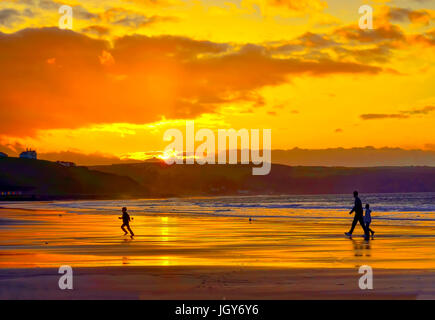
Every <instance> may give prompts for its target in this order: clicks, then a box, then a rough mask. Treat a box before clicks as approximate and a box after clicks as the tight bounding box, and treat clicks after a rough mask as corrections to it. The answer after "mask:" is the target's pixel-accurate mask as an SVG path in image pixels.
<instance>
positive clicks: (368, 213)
mask: <svg viewBox="0 0 435 320" xmlns="http://www.w3.org/2000/svg"><path fill="white" fill-rule="evenodd" d="M371 213H372V210H371V209H370V205H369V204H368V203H367V204H366V214H365V215H364V223H365V224H366V228H367V230H369V231H370V233H371V234H372V237H373V235H374V234H375V232H374V231H373V230H372V229H370V223H372V214H371Z"/></svg>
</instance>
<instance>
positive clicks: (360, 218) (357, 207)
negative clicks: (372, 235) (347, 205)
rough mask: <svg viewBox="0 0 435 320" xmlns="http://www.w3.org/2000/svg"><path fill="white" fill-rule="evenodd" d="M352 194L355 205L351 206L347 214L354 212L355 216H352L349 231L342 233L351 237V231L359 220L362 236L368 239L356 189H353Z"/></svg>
mask: <svg viewBox="0 0 435 320" xmlns="http://www.w3.org/2000/svg"><path fill="white" fill-rule="evenodd" d="M353 196H354V198H355V205H354V206H353V208H352V210H351V211H350V212H349V214H352V213H353V212H355V216H354V217H353V222H352V227H351V228H350V230H349V232H345V233H344V234H345V235H347V236H349V237H352V232H353V230H354V229H355V226H356V224H357V223H358V222H359V224H360V225H361V227H362V228H363V230H364V238H365V239H366V240H369V230H368V229H367V228H366V225H365V223H364V210H363V206H362V202H361V199H360V198H359V197H358V191H354V192H353Z"/></svg>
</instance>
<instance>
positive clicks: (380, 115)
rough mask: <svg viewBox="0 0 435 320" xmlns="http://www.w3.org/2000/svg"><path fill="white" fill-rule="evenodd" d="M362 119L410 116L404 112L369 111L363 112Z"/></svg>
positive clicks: (404, 117) (403, 117)
mask: <svg viewBox="0 0 435 320" xmlns="http://www.w3.org/2000/svg"><path fill="white" fill-rule="evenodd" d="M360 117H361V119H363V120H376V119H406V118H409V116H407V115H404V114H398V113H391V114H387V113H367V114H362V115H361V116H360Z"/></svg>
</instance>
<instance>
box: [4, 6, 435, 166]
mask: <svg viewBox="0 0 435 320" xmlns="http://www.w3.org/2000/svg"><path fill="white" fill-rule="evenodd" d="M62 4H69V5H71V6H72V7H73V30H60V29H58V28H57V26H58V20H59V17H60V14H59V13H58V9H59V7H60V6H61V5H62ZM362 4H370V5H372V6H373V8H374V14H375V16H374V28H375V29H374V30H360V29H359V28H358V19H359V17H360V16H359V14H358V8H359V6H360V5H362ZM434 49H435V1H430V0H428V1H422V0H419V1H417V0H407V1H404V0H391V1H381V0H377V1H368V0H367V1H356V0H341V1H339V0H334V1H321V0H298V1H296V0H237V1H235V0H233V1H224V0H222V1H220V0H203V1H200V0H197V1H187V0H186V1H183V0H163V1H159V0H110V1H96V0H87V1H78V0H76V1H66V0H65V1H52V0H35V1H31V0H26V1H24V0H22V1H20V0H8V1H4V0H0V73H1V77H0V144H3V145H9V146H10V147H12V148H13V147H14V146H28V147H33V148H36V149H37V150H38V151H40V152H45V153H47V152H63V151H74V152H78V153H85V154H87V153H95V152H99V153H105V154H109V155H114V156H117V157H122V158H135V159H142V158H143V157H144V153H146V155H150V154H158V153H159V152H160V151H161V150H163V149H164V147H165V146H166V145H167V142H165V141H163V132H164V131H165V130H166V129H168V128H183V127H184V124H185V120H186V119H194V120H195V124H196V126H197V128H198V129H199V128H201V127H206V128H211V129H217V128H235V129H239V128H248V129H251V128H259V129H262V128H271V129H272V147H273V148H274V149H290V148H294V147H300V148H308V149H310V148H333V147H344V148H351V147H363V146H367V145H371V146H375V147H400V148H405V149H433V148H434V145H435V141H434V140H435V139H434V137H435V129H434V128H435V126H434V116H435V95H434V89H433V88H434V83H435V63H434V62H435V54H434V53H435V51H434ZM272 160H273V159H272Z"/></svg>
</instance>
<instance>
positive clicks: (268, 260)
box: [0, 209, 435, 298]
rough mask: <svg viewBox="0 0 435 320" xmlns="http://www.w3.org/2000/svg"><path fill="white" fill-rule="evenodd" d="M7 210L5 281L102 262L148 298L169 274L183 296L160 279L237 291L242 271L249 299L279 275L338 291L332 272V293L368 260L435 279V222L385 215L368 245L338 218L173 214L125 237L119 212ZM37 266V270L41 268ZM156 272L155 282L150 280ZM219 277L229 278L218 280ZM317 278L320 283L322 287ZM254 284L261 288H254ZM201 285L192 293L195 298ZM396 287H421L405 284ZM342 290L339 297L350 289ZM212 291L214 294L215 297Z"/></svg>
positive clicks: (397, 272) (145, 222)
mask: <svg viewBox="0 0 435 320" xmlns="http://www.w3.org/2000/svg"><path fill="white" fill-rule="evenodd" d="M1 212H2V217H3V218H4V219H5V220H4V221H9V224H8V225H4V226H3V227H2V232H1V233H0V246H1V248H2V254H1V256H0V274H2V275H4V276H5V277H4V281H12V280H10V279H9V277H7V276H6V275H8V274H14V273H19V274H23V273H24V274H32V273H33V272H34V271H32V270H37V269H40V268H49V269H47V270H50V268H51V269H53V268H54V269H56V270H57V268H58V267H59V266H60V265H71V266H72V267H73V268H74V270H76V272H77V274H83V275H84V277H83V278H82V279H85V278H86V277H88V276H89V277H90V278H91V279H92V274H93V273H94V271H89V270H91V269H92V268H96V269H94V270H95V272H97V273H98V274H100V276H101V277H102V278H105V277H107V276H108V274H107V272H109V274H111V273H112V272H113V274H117V275H118V277H120V278H122V279H124V280H123V281H122V282H124V281H127V282H129V281H131V282H132V284H131V285H132V286H133V287H135V290H136V291H137V294H138V295H140V294H145V298H152V296H148V294H147V293H144V292H143V291H141V290H143V289H144V288H149V286H151V287H152V286H153V285H154V284H155V283H156V282H155V281H157V282H162V281H163V283H165V285H166V286H167V288H166V289H165V290H163V289H162V290H163V291H164V292H162V293H161V294H162V297H167V298H168V297H170V298H171V297H172V298H174V297H177V292H176V291H174V290H172V289H171V288H170V287H169V283H166V282H165V281H164V278H163V279H162V278H161V277H168V281H171V280H170V279H171V278H176V279H178V280H177V281H187V283H191V282H192V283H195V281H199V280H200V279H205V280H204V282H205V283H208V281H209V280H207V279H214V280H210V281H212V282H217V284H222V288H221V289H222V290H223V289H225V288H227V287H226V286H223V283H226V282H227V286H228V288H233V290H236V289H235V288H234V286H235V285H236V283H238V282H237V281H239V280H237V279H236V278H234V274H233V272H238V273H239V275H240V276H241V277H242V278H243V277H245V279H244V280H240V281H242V282H240V283H239V284H237V292H238V294H240V295H235V296H234V297H239V296H240V297H250V295H251V294H253V293H254V291H255V290H259V289H258V288H260V287H261V288H263V289H265V288H264V287H265V286H266V283H265V280H264V279H267V278H268V277H270V280H271V281H278V282H280V283H281V282H282V283H286V281H290V282H292V283H293V284H295V285H296V286H302V287H304V288H305V289H302V287H301V288H300V291H299V292H298V294H299V295H300V297H303V295H304V292H305V291H304V290H308V289H310V290H314V289H316V288H317V287H318V289H319V290H320V291H322V290H325V291H328V292H329V290H330V288H328V287H327V283H328V281H332V280H331V279H335V280H333V281H335V282H334V283H333V284H331V285H333V286H334V288H331V290H332V289H333V290H332V291H331V292H330V293H332V292H334V290H336V289H337V286H338V287H340V286H341V285H340V286H339V285H337V284H336V283H343V284H344V283H349V285H350V284H352V286H353V287H352V288H353V289H355V290H357V288H354V287H356V283H357V282H356V280H355V279H357V278H358V267H359V266H361V265H370V266H371V267H372V268H373V269H374V270H375V271H374V272H375V274H376V272H380V273H381V274H384V275H385V277H386V278H385V279H389V278H388V277H392V278H391V279H390V280H391V281H393V278H394V279H395V277H399V276H400V277H405V275H407V276H408V278H406V279H405V278H404V279H402V281H403V282H404V283H406V286H409V285H411V286H412V288H416V286H417V287H419V288H420V289H421V290H423V289H424V288H423V287H424V286H423V287H421V286H422V284H421V283H420V282H421V281H420V280H418V279H426V280H429V282H428V283H429V284H430V283H433V281H434V279H432V278H433V277H432V276H431V274H432V275H433V273H431V272H430V270H434V269H435V257H434V255H433V248H434V237H433V235H434V227H433V226H432V225H427V226H424V225H415V226H391V225H387V224H382V222H379V221H378V222H377V224H376V228H377V233H378V234H379V236H378V237H375V238H374V239H373V240H371V241H369V242H366V241H364V240H363V238H362V237H361V232H360V231H359V230H356V231H355V235H354V237H353V239H347V238H346V237H344V236H342V231H343V230H344V229H346V228H347V226H348V224H347V223H346V222H348V221H346V220H343V221H342V222H339V223H337V222H335V223H332V222H331V221H330V220H320V221H319V220H314V219H313V220H308V221H303V222H301V221H297V220H296V219H288V218H287V219H278V218H277V219H254V221H253V222H252V223H249V220H248V219H245V218H240V217H219V218H216V217H209V216H206V217H196V216H192V215H179V214H177V215H176V214H165V215H154V216H152V215H145V216H136V217H135V219H134V222H133V223H132V227H133V228H134V230H135V232H136V236H135V238H134V239H133V240H132V239H130V238H129V237H128V236H125V237H124V236H123V235H122V230H120V228H119V221H116V220H115V219H114V216H113V215H104V214H76V213H66V212H60V211H59V212H56V211H42V210H41V211H29V210H17V209H2V210H1ZM35 267H37V269H33V268H35ZM89 267H91V269H88V268H89ZM110 267H121V268H122V269H119V268H114V269H110ZM22 268H25V269H22ZM108 268H109V269H108ZM137 268H139V269H137ZM167 268H169V269H167ZM14 270H15V271H14ZM19 270H22V271H19ZM40 270H46V269H40ZM56 270H55V271H53V272H54V275H56V273H57V271H56ZM86 270H88V271H86ZM97 270H99V271H97ZM109 270H112V271H109ZM140 270H143V272H140ZM165 270H166V271H165ZM177 270H178V271H177ZM180 270H184V271H180ZM267 270H269V271H267ZM334 270H335V271H334ZM43 272H47V271H43ZM89 272H90V273H91V275H88V273H89ZM179 272H181V274H179ZM270 272H272V274H271V273H270ZM150 274H151V275H153V277H154V278H155V279H154V278H153V279H154V280H151V279H148V278H147V277H149V276H150ZM413 274H416V276H415V278H413V277H412V276H411V275H413ZM216 277H217V278H219V279H220V277H223V278H222V279H221V280H219V281H218V280H217V279H216ZM313 277H314V278H317V279H318V280H319V282H318V283H317V284H316V282H315V281H313ZM409 277H411V278H409ZM422 277H423V278H422ZM426 277H429V278H426ZM430 277H432V278H430ZM12 278H14V277H13V276H12ZM79 278H80V276H79ZM272 278H273V279H272ZM289 278H291V279H292V280H289ZM8 279H9V280H8ZM27 279H32V277H30V276H29V277H28V278H27ZM182 279H184V280H182ZM195 279H196V280H195ZM262 279H263V280H262ZM286 279H287V280H286ZM328 279H330V280H328ZM375 279H376V278H375ZM383 279H384V278H383ZM385 279H384V280H385ZM384 280H382V281H384ZM390 280H388V281H390ZM27 281H30V280H27ZM79 281H80V280H79ZM220 281H222V283H221V282H220ZM325 281H326V282H325ZM375 281H376V280H375ZM385 281H386V280H385ZM388 281H387V282H388ZM394 281H395V280H394ZM431 281H432V282H431ZM163 283H161V284H160V285H163ZM192 283H191V284H192ZM304 283H305V284H304ZM382 283H383V282H382ZM255 284H258V286H259V287H257V289H254V288H251V287H252V286H254V287H255ZM29 285H30V286H31V284H29ZM180 285H181V289H180V290H184V289H186V288H184V286H185V285H187V284H180ZM198 285H199V284H198ZM376 285H378V286H379V282H375V286H376ZM99 286H101V288H104V287H107V289H108V290H112V291H113V292H115V291H117V290H118V291H119V292H118V293H117V294H115V296H122V295H123V294H125V295H127V296H128V292H126V291H125V290H124V289H121V288H122V285H121V284H119V283H112V282H111V280H107V279H106V280H104V281H102V282H101V283H100V284H99ZM267 286H269V284H267ZM306 286H308V288H307V287H306ZM325 286H326V287H325ZM205 287H206V286H205ZM212 287H214V285H212ZM272 287H273V286H272ZM272 287H268V288H266V289H265V290H266V291H269V292H270V294H271V297H282V298H286V297H298V296H297V295H296V296H295V295H294V294H296V293H294V292H293V293H292V294H293V295H291V294H290V293H288V296H285V295H282V296H280V293H279V292H282V290H284V288H278V287H275V290H272V289H273V288H272ZM183 288H184V289H183ZM397 288H398V287H397ZM422 288H423V289H422ZM408 289H409V287H408ZM89 290H90V289H89ZM252 290H254V291H252ZM424 290H426V289H424ZM424 290H423V291H424ZM136 291H135V292H136ZM200 291H201V289H199V291H194V292H191V291H190V297H195V296H197V295H198V292H200ZM89 292H92V290H91V291H89ZM141 292H142V293H141ZM181 292H182V291H181ZM217 292H219V290H218V291H217ZM394 292H396V291H394ZM424 292H426V291H424ZM0 293H2V290H1V289H0ZM384 293H385V292H384ZM396 293H397V294H411V295H412V294H413V293H410V292H408V291H407V290H405V289H403V290H399V291H397V292H396ZM2 294H5V292H3V293H2ZM75 294H79V293H78V292H76V293H75ZM80 294H84V292H82V293H80ZM232 294H233V295H234V294H235V292H234V291H232ZM281 294H282V293H281ZM334 294H337V295H339V296H340V294H341V293H337V292H336V293H334ZM425 294H428V293H427V292H426V293H425ZM198 297H199V296H198ZM211 297H213V295H211V296H208V298H211ZM55 298H57V297H55ZM305 298H309V297H305Z"/></svg>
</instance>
